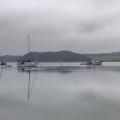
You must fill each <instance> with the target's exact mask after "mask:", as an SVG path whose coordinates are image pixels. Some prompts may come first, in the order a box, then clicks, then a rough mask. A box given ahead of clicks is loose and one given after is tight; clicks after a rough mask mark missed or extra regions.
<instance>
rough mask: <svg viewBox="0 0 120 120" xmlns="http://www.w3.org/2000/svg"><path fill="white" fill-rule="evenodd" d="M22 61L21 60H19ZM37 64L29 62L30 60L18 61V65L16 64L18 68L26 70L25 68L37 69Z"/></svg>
mask: <svg viewBox="0 0 120 120" xmlns="http://www.w3.org/2000/svg"><path fill="white" fill-rule="evenodd" d="M29 38H30V36H29V34H28V53H30V45H29V43H30V42H29ZM21 59H22V58H21ZM37 65H38V63H37V62H36V63H35V62H31V60H30V59H28V60H19V61H18V64H17V67H18V68H26V67H37Z"/></svg>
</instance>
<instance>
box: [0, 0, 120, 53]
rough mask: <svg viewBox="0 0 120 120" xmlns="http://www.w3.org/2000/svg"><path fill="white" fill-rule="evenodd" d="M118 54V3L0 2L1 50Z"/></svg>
mask: <svg viewBox="0 0 120 120" xmlns="http://www.w3.org/2000/svg"><path fill="white" fill-rule="evenodd" d="M28 32H29V33H30V46H31V50H32V51H59V50H71V51H74V52H79V53H88V52H89V53H91V52H93V53H95V52H98V53H99V52H109V51H110V52H111V51H120V0H0V51H1V52H2V53H3V54H24V53H25V52H27V33H28Z"/></svg>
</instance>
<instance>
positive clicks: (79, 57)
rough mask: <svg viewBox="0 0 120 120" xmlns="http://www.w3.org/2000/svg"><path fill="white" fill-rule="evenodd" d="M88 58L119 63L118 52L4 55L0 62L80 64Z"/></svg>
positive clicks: (59, 52) (119, 56)
mask: <svg viewBox="0 0 120 120" xmlns="http://www.w3.org/2000/svg"><path fill="white" fill-rule="evenodd" d="M90 58H94V59H96V60H102V61H105V62H112V61H115V62H120V52H112V53H99V54H78V53H74V52H71V51H58V52H30V53H27V54H25V55H23V56H14V55H5V56H1V57H0V61H6V62H17V61H18V60H20V59H22V60H28V59H30V60H31V61H39V62H80V61H87V60H89V59H90Z"/></svg>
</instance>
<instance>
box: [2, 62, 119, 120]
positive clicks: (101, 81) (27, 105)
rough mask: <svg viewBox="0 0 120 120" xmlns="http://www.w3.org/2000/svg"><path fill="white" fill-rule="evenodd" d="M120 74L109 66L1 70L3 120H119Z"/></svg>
mask: <svg viewBox="0 0 120 120" xmlns="http://www.w3.org/2000/svg"><path fill="white" fill-rule="evenodd" d="M72 64H73V63H72ZM119 73H120V67H119V66H113V65H112V66H110V63H109V66H105V65H104V66H96V67H95V66H88V67H87V66H76V65H75V66H74V65H71V66H60V65H59V66H48V67H47V66H45V67H41V68H40V69H34V70H30V71H29V70H28V69H26V70H18V69H17V68H16V67H14V66H13V67H12V68H0V119H1V120H7V119H9V120H21V119H23V120H33V119H34V120H79V119H82V120H119V119H120V87H119V86H120V80H119V78H120V74H119ZM29 77H30V82H29ZM28 94H29V98H28Z"/></svg>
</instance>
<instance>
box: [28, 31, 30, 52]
mask: <svg viewBox="0 0 120 120" xmlns="http://www.w3.org/2000/svg"><path fill="white" fill-rule="evenodd" d="M28 53H30V35H29V33H28Z"/></svg>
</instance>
